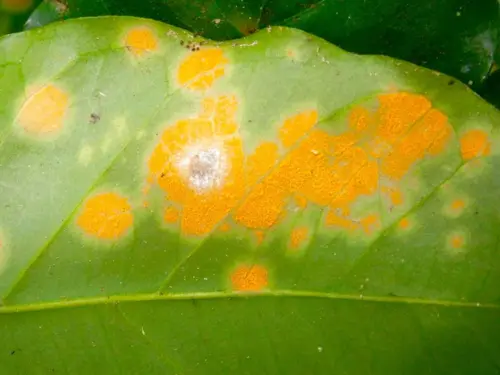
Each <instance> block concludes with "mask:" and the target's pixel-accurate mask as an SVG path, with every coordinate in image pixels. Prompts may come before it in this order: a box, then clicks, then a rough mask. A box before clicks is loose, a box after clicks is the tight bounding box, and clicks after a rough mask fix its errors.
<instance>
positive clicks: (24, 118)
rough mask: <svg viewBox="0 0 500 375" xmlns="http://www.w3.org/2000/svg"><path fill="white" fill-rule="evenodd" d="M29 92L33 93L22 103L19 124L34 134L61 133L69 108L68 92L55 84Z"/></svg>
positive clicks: (18, 118) (27, 131) (18, 117)
mask: <svg viewBox="0 0 500 375" xmlns="http://www.w3.org/2000/svg"><path fill="white" fill-rule="evenodd" d="M29 92H30V93H31V95H29V96H28V98H27V99H26V100H25V101H24V103H23V104H22V106H21V109H20V110H19V113H18V115H17V118H16V120H17V123H18V124H19V126H20V127H21V128H22V129H23V130H24V131H25V132H26V133H28V134H30V135H34V136H49V135H54V134H57V133H59V132H60V131H61V130H62V128H63V125H64V117H65V115H66V112H67V110H68V103H69V97H68V94H67V93H66V92H65V91H63V90H62V89H61V88H59V87H57V86H55V85H53V84H48V85H45V86H43V87H41V88H39V89H30V90H29Z"/></svg>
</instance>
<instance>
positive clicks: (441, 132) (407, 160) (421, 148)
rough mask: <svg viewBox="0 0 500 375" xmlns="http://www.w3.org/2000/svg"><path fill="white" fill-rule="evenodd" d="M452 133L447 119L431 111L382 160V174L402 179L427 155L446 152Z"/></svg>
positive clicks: (439, 113) (435, 111)
mask: <svg viewBox="0 0 500 375" xmlns="http://www.w3.org/2000/svg"><path fill="white" fill-rule="evenodd" d="M452 133H453V129H452V128H451V126H450V125H449V124H448V119H447V117H446V116H445V115H443V114H442V113H441V112H439V111H437V110H434V109H432V110H430V111H429V112H428V113H427V114H426V115H425V116H424V117H423V118H422V119H421V120H420V121H418V123H417V124H415V125H414V126H413V127H412V128H411V129H410V130H409V131H408V133H407V134H406V135H405V136H403V137H402V139H401V140H400V141H399V142H398V144H396V145H394V146H393V147H392V151H391V152H390V153H389V154H388V155H387V156H386V157H385V158H383V159H382V173H384V174H385V175H386V176H388V177H392V178H394V179H395V180H399V179H401V178H402V177H404V176H405V175H406V174H407V173H408V172H409V170H410V168H411V167H412V166H413V165H414V164H415V163H416V162H418V161H420V160H422V159H423V158H424V157H425V156H426V154H427V155H430V156H435V155H438V154H439V153H441V152H442V151H444V148H445V146H446V144H447V143H448V141H449V140H450V138H451V135H452Z"/></svg>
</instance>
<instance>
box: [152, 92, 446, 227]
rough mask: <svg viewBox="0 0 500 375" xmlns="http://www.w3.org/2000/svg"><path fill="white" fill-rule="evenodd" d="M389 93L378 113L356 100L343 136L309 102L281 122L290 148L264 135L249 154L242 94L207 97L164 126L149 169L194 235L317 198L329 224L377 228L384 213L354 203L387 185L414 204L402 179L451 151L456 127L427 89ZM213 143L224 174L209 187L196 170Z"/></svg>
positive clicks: (259, 221) (271, 217)
mask: <svg viewBox="0 0 500 375" xmlns="http://www.w3.org/2000/svg"><path fill="white" fill-rule="evenodd" d="M379 102H380V107H379V108H378V110H377V111H375V112H374V113H372V112H370V111H368V110H367V109H366V108H364V107H361V106H356V107H354V108H353V109H352V111H351V112H350V114H349V117H348V121H349V125H348V128H347V129H346V130H345V131H344V132H343V133H340V134H334V135H332V134H329V133H328V132H326V131H324V130H320V129H317V128H316V127H315V125H316V123H317V121H318V114H317V112H316V110H314V109H310V110H305V111H301V112H299V113H297V114H295V115H292V116H290V117H289V118H287V119H286V120H285V121H284V122H283V124H282V126H281V127H280V128H279V130H278V133H277V135H278V137H279V140H280V142H281V144H282V146H283V147H285V152H283V153H280V151H279V146H278V145H277V144H276V143H274V142H271V141H264V142H262V143H261V144H259V145H258V146H257V147H256V148H255V150H253V152H252V153H251V154H250V155H248V156H245V154H244V152H243V145H242V140H241V137H240V135H239V129H238V124H237V121H236V113H237V108H238V102H237V100H236V97H234V96H219V97H206V98H204V99H203V101H202V103H201V109H200V113H199V114H198V115H197V116H195V117H194V118H190V119H185V120H180V121H178V122H177V123H176V124H174V125H173V126H171V127H169V128H168V129H166V130H165V131H164V132H163V134H162V135H161V140H160V142H159V144H158V145H157V147H156V148H155V149H154V151H153V153H152V154H151V157H150V160H149V170H150V173H151V175H153V176H155V178H154V180H155V181H156V182H157V183H158V184H159V186H160V187H161V188H163V190H164V191H165V192H166V195H167V199H169V200H171V201H173V202H176V203H177V204H180V205H181V206H182V217H181V218H180V220H181V228H182V231H183V232H184V233H186V234H192V235H202V234H207V233H209V232H210V231H211V230H212V229H213V228H214V227H215V226H216V224H217V223H218V222H220V221H221V220H223V219H225V218H226V216H228V215H231V216H232V219H233V220H234V222H235V223H237V224H239V225H241V226H244V227H246V228H249V229H252V230H254V231H256V233H258V232H259V231H262V232H265V231H266V230H268V229H269V228H271V227H273V226H275V225H276V224H278V223H280V222H282V221H283V220H284V218H285V217H286V216H287V214H288V208H289V207H290V206H292V207H293V206H294V205H295V206H296V207H298V208H304V207H307V206H308V205H309V204H314V205H316V206H320V207H325V208H327V209H328V210H327V212H328V213H327V215H326V224H327V225H328V226H333V227H339V228H342V229H344V230H348V231H355V230H356V231H358V230H359V231H362V232H364V233H366V234H367V235H372V234H373V233H374V232H376V231H378V230H379V229H380V228H381V221H380V214H379V213H373V212H372V213H369V214H368V215H367V216H365V217H359V216H356V217H354V216H352V214H351V210H352V207H353V205H354V204H355V203H357V202H358V200H359V199H361V198H363V197H373V196H374V195H375V194H379V193H382V194H385V195H387V196H388V198H389V199H390V201H391V205H392V206H400V205H402V204H404V196H403V192H402V191H401V190H400V187H399V182H400V180H401V179H402V178H403V177H405V176H406V175H408V174H409V172H410V171H411V168H412V166H413V165H414V164H415V163H417V162H418V161H419V160H421V159H422V158H424V157H425V156H435V155H438V154H440V153H442V152H443V151H444V150H445V148H446V146H447V144H448V142H449V140H450V139H451V134H452V128H451V126H450V125H449V123H448V121H447V118H446V116H445V115H444V114H442V113H441V112H439V111H437V110H435V109H433V108H432V107H431V103H430V102H429V100H428V99H426V98H425V97H423V96H421V95H416V94H409V93H391V94H384V95H380V96H379ZM207 150H213V151H214V152H213V155H212V159H213V160H212V163H213V165H216V166H217V167H216V169H217V174H218V175H217V176H218V178H219V179H218V180H217V181H218V182H217V183H215V182H214V181H212V182H213V184H212V185H210V186H209V187H205V188H202V189H201V190H200V189H196V186H193V184H192V183H190V176H191V177H192V174H193V173H195V174H196V171H197V170H199V171H201V172H204V173H205V172H210V168H211V167H210V166H207V165H204V164H203V163H204V162H203V160H204V159H209V156H210V155H208V153H206V152H207ZM204 152H205V154H203V153H204ZM183 160H184V161H183ZM204 168H208V169H207V170H205V171H204ZM381 177H384V178H381ZM381 181H384V182H381ZM195 185H196V184H195Z"/></svg>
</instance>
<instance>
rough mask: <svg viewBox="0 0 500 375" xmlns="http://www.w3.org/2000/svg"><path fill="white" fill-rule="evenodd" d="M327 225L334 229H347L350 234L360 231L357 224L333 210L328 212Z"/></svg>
mask: <svg viewBox="0 0 500 375" xmlns="http://www.w3.org/2000/svg"><path fill="white" fill-rule="evenodd" d="M326 224H327V225H329V226H332V227H338V228H342V229H347V230H348V231H350V232H352V231H355V230H356V229H358V224H357V223H356V222H354V221H352V220H349V219H348V218H345V217H342V216H340V215H338V214H337V213H335V212H334V211H332V210H330V211H328V213H327V214H326Z"/></svg>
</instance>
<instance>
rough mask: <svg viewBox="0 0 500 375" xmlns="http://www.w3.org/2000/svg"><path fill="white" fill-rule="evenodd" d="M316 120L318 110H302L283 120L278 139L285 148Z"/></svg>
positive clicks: (305, 131)
mask: <svg viewBox="0 0 500 375" xmlns="http://www.w3.org/2000/svg"><path fill="white" fill-rule="evenodd" d="M317 121H318V111H316V110H315V109H313V110H309V111H304V112H301V113H299V114H298V115H295V116H292V117H290V118H288V119H286V120H285V122H284V123H283V125H282V126H281V129H280V134H279V135H280V140H281V143H282V144H283V146H285V147H286V148H288V147H291V146H292V145H293V144H295V143H296V142H297V141H298V140H299V139H300V138H301V137H303V136H304V135H305V134H306V133H307V132H308V131H309V130H310V129H311V128H312V127H313V126H314V125H315V124H316V123H317Z"/></svg>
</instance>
